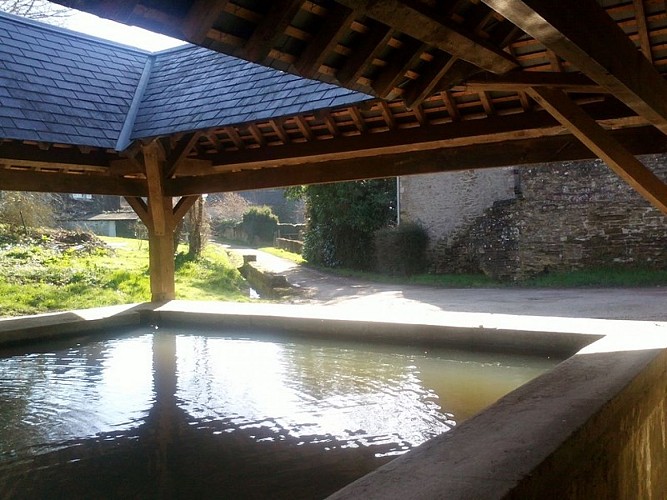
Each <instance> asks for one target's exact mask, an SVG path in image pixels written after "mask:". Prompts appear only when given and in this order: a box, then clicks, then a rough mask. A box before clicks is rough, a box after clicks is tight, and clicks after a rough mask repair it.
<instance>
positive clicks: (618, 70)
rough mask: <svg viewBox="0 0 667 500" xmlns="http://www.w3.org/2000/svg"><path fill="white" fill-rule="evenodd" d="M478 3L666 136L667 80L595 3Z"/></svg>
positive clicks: (541, 0) (490, 0)
mask: <svg viewBox="0 0 667 500" xmlns="http://www.w3.org/2000/svg"><path fill="white" fill-rule="evenodd" d="M482 1H483V2H484V3H485V4H486V5H488V6H489V7H491V8H492V9H494V10H495V11H497V12H498V13H500V14H501V15H503V16H504V17H506V18H507V19H509V20H510V21H511V22H513V23H514V24H516V25H517V26H518V27H520V28H521V29H522V30H524V31H525V32H526V33H528V34H529V35H530V36H532V37H533V38H535V39H536V40H538V41H540V42H541V43H542V44H544V45H545V46H546V47H547V48H549V49H551V50H553V51H554V52H555V53H556V54H558V55H559V56H560V57H562V58H563V59H565V60H566V61H568V62H569V63H571V64H573V65H574V66H575V67H577V68H578V69H579V70H580V71H582V72H583V73H584V74H586V75H587V76H588V77H590V78H591V80H593V81H595V82H597V83H598V84H600V85H602V86H604V87H606V88H607V89H609V91H610V92H611V93H612V94H614V95H615V96H616V97H617V98H618V99H620V100H621V101H622V102H624V103H625V104H626V105H627V106H628V107H630V108H631V109H633V110H634V111H635V112H636V113H637V114H639V115H640V116H643V117H645V118H646V119H647V120H649V121H650V122H651V123H653V124H654V125H655V126H656V127H658V128H659V129H660V130H662V131H663V132H665V133H667V82H665V80H664V79H663V78H662V76H661V75H660V74H659V73H658V71H657V70H656V69H655V67H654V66H653V65H652V64H651V63H650V62H649V61H647V60H646V58H645V57H644V56H643V55H642V54H641V53H640V52H639V51H637V49H636V47H635V45H634V43H632V41H631V40H630V39H629V38H628V37H627V36H626V35H625V33H624V32H623V30H621V28H619V26H618V25H617V24H616V23H615V22H614V21H613V20H612V19H611V17H609V15H608V14H607V13H606V12H605V10H604V9H603V8H602V7H600V5H599V4H598V3H597V2H595V0H559V1H558V2H554V1H553V0H515V1H512V2H508V1H506V0H482ZM592 26H593V27H594V29H591V27H592Z"/></svg>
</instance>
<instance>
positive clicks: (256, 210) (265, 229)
mask: <svg viewBox="0 0 667 500" xmlns="http://www.w3.org/2000/svg"><path fill="white" fill-rule="evenodd" d="M242 227H243V230H244V231H245V232H246V234H247V235H248V238H249V239H250V240H255V241H265V242H272V241H273V236H274V235H275V234H276V230H277V229H278V217H276V216H275V215H274V213H273V212H272V211H271V208H269V207H251V208H250V209H249V210H247V211H246V212H245V213H244V214H243V222H242Z"/></svg>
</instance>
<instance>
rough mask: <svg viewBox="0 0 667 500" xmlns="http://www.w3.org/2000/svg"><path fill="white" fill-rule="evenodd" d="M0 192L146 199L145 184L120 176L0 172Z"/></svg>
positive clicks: (10, 170)
mask: <svg viewBox="0 0 667 500" xmlns="http://www.w3.org/2000/svg"><path fill="white" fill-rule="evenodd" d="M0 191H35V192H39V193H87V194H107V195H114V196H127V195H129V196H146V195H147V194H148V190H147V189H146V182H145V181H143V180H141V179H125V178H123V177H113V176H99V175H77V174H63V173H53V172H31V171H25V170H12V169H0Z"/></svg>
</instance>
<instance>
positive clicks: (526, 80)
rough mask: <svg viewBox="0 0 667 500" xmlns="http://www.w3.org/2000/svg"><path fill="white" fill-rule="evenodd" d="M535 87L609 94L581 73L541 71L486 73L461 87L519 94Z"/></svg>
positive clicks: (480, 90)
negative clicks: (518, 92) (504, 73)
mask: <svg viewBox="0 0 667 500" xmlns="http://www.w3.org/2000/svg"><path fill="white" fill-rule="evenodd" d="M534 87H553V88H559V89H561V90H564V91H567V92H578V93H583V94H608V93H609V90H607V89H606V88H605V87H602V86H600V85H598V84H597V83H595V82H594V81H592V80H591V79H590V78H588V77H587V76H586V75H582V74H580V73H551V72H541V71H513V72H511V73H508V74H506V75H492V74H490V73H485V74H483V75H476V76H474V77H472V78H470V79H468V80H467V81H466V82H464V83H462V84H461V85H459V86H457V88H460V89H461V90H468V91H471V92H484V91H499V92H517V91H520V90H528V89H531V88H534Z"/></svg>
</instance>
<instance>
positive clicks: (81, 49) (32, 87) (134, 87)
mask: <svg viewBox="0 0 667 500" xmlns="http://www.w3.org/2000/svg"><path fill="white" fill-rule="evenodd" d="M142 74H144V78H142ZM370 98H371V97H370V96H367V95H365V94H361V93H358V92H353V91H350V90H347V89H343V88H339V87H336V86H333V85H329V84H326V83H321V82H317V81H313V80H307V79H303V78H299V77H296V76H293V75H290V74H287V73H283V72H281V71H278V70H275V69H270V68H265V67H263V66H259V65H257V64H253V63H249V62H246V61H243V60H240V59H236V58H234V57H231V56H227V55H224V54H221V53H218V52H213V51H210V50H208V49H205V48H201V47H197V46H193V45H186V46H183V47H179V48H176V49H169V50H166V51H163V52H158V53H155V54H151V53H149V52H146V51H143V50H139V49H134V48H130V47H126V46H124V45H121V44H117V43H113V42H108V41H105V40H100V39H97V38H95V37H90V36H87V35H81V34H79V33H74V32H72V31H69V30H65V29H62V28H57V27H53V26H48V25H44V24H42V23H37V22H34V21H28V20H25V19H23V18H19V17H16V16H12V15H8V14H0V137H1V138H6V139H18V140H34V141H41V142H48V143H62V144H73V145H81V146H94V147H104V148H116V146H117V145H118V146H119V149H124V148H125V147H126V146H127V145H129V141H128V140H125V139H122V138H121V137H124V136H126V135H127V136H128V138H131V139H140V138H147V137H155V136H164V135H171V134H174V133H178V132H185V131H192V130H199V129H206V128H212V127H218V126H226V125H232V124H241V123H243V122H250V121H254V120H260V119H268V118H277V117H281V116H288V115H294V114H297V113H301V112H306V111H313V110H316V109H321V108H329V107H336V106H339V105H344V104H351V103H355V102H360V101H363V100H367V99H370ZM128 132H129V133H128ZM119 138H121V140H120V141H119Z"/></svg>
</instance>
